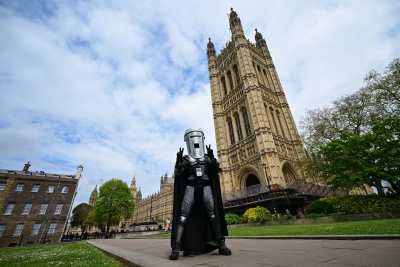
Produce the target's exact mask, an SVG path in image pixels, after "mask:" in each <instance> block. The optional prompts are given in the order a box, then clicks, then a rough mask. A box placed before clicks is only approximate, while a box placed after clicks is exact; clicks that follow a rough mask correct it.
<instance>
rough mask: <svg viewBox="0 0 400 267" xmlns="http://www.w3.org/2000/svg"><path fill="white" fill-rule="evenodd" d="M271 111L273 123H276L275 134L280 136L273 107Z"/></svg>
mask: <svg viewBox="0 0 400 267" xmlns="http://www.w3.org/2000/svg"><path fill="white" fill-rule="evenodd" d="M269 111H270V114H271V118H272V122H273V123H274V129H275V133H276V134H278V126H277V125H276V121H275V116H274V109H273V108H272V107H270V108H269Z"/></svg>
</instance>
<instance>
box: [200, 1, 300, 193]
mask: <svg viewBox="0 0 400 267" xmlns="http://www.w3.org/2000/svg"><path fill="white" fill-rule="evenodd" d="M229 26H230V30H231V33H232V38H231V40H230V41H229V42H228V43H227V45H226V47H225V48H224V49H222V51H221V52H220V54H219V55H217V54H216V51H215V48H214V44H213V43H212V42H211V40H209V42H208V45H207V56H208V71H209V78H210V86H211V98H212V106H213V113H214V126H215V136H216V143H217V148H218V158H219V160H220V163H221V169H222V172H221V187H222V190H223V193H224V196H225V198H226V197H227V195H230V194H231V193H235V192H238V191H242V190H245V189H249V187H250V186H254V185H260V186H263V188H269V189H273V188H276V187H285V186H287V185H288V184H290V183H292V182H294V181H295V180H298V179H302V172H301V171H300V168H299V166H298V162H299V160H300V159H301V158H302V157H303V156H304V149H303V145H302V143H301V140H300V136H299V134H298V131H297V129H296V125H295V122H294V120H293V117H292V114H291V112H290V109H289V105H288V102H287V100H286V97H285V93H284V91H283V88H282V85H281V83H280V80H279V77H278V74H277V72H276V70H275V66H274V63H273V61H272V58H271V55H270V52H269V50H268V47H267V43H266V41H265V39H264V37H263V36H262V35H261V33H260V32H258V31H257V30H256V33H255V44H253V43H251V42H250V41H249V40H247V39H246V37H245V35H244V32H243V28H242V23H241V21H240V18H239V17H238V15H237V13H236V12H235V11H234V10H233V9H231V12H230V14H229Z"/></svg>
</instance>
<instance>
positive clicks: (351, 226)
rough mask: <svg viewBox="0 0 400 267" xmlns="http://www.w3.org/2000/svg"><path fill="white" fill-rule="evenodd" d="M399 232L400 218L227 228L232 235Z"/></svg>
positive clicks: (372, 233)
mask: <svg viewBox="0 0 400 267" xmlns="http://www.w3.org/2000/svg"><path fill="white" fill-rule="evenodd" d="M378 234H400V219H386V220H364V221H350V222H335V223H321V224H300V225H263V226H244V227H232V228H229V235H232V236H269V235H270V236H284V235H296V236H298V235H378Z"/></svg>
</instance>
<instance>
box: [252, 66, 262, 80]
mask: <svg viewBox="0 0 400 267" xmlns="http://www.w3.org/2000/svg"><path fill="white" fill-rule="evenodd" d="M253 68H254V72H255V73H256V77H257V81H258V83H260V79H259V78H258V73H257V68H256V64H254V62H253Z"/></svg>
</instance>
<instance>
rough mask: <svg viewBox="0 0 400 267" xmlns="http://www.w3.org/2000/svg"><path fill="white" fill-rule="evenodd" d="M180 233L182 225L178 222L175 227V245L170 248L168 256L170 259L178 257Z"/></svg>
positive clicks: (181, 233)
mask: <svg viewBox="0 0 400 267" xmlns="http://www.w3.org/2000/svg"><path fill="white" fill-rule="evenodd" d="M182 235H183V225H182V224H179V225H178V226H177V229H176V241H175V247H174V248H172V251H171V255H170V256H169V259H170V260H177V259H178V258H179V252H180V250H181V239H182Z"/></svg>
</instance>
